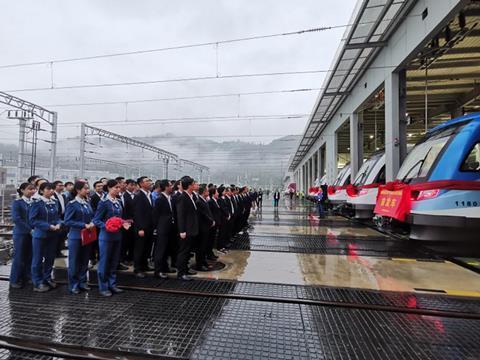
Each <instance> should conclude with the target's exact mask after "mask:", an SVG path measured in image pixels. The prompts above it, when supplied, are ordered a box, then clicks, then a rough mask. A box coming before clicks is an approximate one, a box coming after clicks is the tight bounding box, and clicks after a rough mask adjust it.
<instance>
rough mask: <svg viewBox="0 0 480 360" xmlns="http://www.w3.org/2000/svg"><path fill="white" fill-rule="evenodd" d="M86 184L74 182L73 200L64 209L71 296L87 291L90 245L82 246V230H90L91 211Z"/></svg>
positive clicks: (91, 225)
mask: <svg viewBox="0 0 480 360" xmlns="http://www.w3.org/2000/svg"><path fill="white" fill-rule="evenodd" d="M88 192H89V187H88V184H87V183H86V182H84V181H77V182H75V184H74V186H73V190H72V196H74V199H73V200H72V201H70V202H69V203H68V204H67V207H66V209H65V225H66V226H68V227H69V228H70V231H69V232H68V290H69V291H70V292H71V293H72V294H79V293H80V290H83V291H87V290H90V288H89V287H88V285H87V271H88V259H89V255H90V248H91V244H89V245H84V246H82V237H81V234H80V232H81V231H82V229H91V228H93V227H94V226H95V225H94V224H93V222H92V218H93V210H92V207H91V206H90V204H89V203H88V201H87V196H88Z"/></svg>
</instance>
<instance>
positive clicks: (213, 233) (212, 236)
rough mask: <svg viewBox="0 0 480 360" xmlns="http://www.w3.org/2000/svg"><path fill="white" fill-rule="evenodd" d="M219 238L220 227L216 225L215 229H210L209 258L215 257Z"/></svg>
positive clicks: (207, 250)
mask: <svg viewBox="0 0 480 360" xmlns="http://www.w3.org/2000/svg"><path fill="white" fill-rule="evenodd" d="M217 236H218V226H217V225H215V226H214V227H211V228H210V231H209V234H208V244H207V249H206V252H207V256H213V255H215V254H214V253H213V248H215V247H216V248H217V249H218V246H217Z"/></svg>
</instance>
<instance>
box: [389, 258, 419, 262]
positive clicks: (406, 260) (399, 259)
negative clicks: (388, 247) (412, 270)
mask: <svg viewBox="0 0 480 360" xmlns="http://www.w3.org/2000/svg"><path fill="white" fill-rule="evenodd" d="M390 259H391V260H393V261H403V262H415V261H417V259H408V258H390Z"/></svg>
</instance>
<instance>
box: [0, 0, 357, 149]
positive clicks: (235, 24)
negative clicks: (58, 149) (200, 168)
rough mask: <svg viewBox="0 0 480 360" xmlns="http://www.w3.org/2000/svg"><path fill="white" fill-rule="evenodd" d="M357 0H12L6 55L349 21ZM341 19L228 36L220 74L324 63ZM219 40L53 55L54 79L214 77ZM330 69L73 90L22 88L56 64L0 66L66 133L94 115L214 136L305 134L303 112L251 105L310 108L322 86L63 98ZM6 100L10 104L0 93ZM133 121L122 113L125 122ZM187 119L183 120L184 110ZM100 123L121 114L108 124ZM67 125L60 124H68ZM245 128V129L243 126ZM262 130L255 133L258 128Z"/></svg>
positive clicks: (9, 84) (150, 129) (293, 82)
mask: <svg viewBox="0 0 480 360" xmlns="http://www.w3.org/2000/svg"><path fill="white" fill-rule="evenodd" d="M355 3H356V1H355V0H342V1H338V0H301V1H290V0H271V1H266V0H261V1H260V0H259V1H247V0H243V1H240V0H228V1H227V0H208V1H205V0H202V1H199V0H191V1H158V0H142V1H131V0H128V1H127V0H115V1H113V0H110V1H98V0H95V1H93V0H89V1H86V0H84V1H65V0H43V1H35V0H29V1H26V0H16V1H11V2H4V3H3V4H2V13H3V16H2V21H1V22H0V45H1V48H2V56H1V58H0V65H5V64H18V63H24V62H35V61H44V60H45V61H50V60H55V59H64V58H72V57H83V56H90V55H98V54H109V53H116V52H124V51H134V50H145V49H154V48H163V47H168V46H176V45H183V44H195V43H202V42H211V41H221V40H227V39H234V38H239V37H247V36H253V35H264V34H271V33H282V32H289V31H296V30H302V29H309V28H316V27H321V26H329V25H338V24H347V23H348V21H349V18H350V16H351V13H352V11H353V8H354V5H355ZM344 31H345V28H340V29H336V30H328V31H323V32H315V33H310V34H304V35H294V36H283V37H278V38H270V39H263V40H253V41H244V42H237V43H231V44H225V45H220V46H219V50H218V73H219V75H220V76H225V75H236V74H251V73H270V72H285V71H305V70H317V69H328V68H329V67H330V65H331V62H332V59H333V56H334V54H335V51H336V49H337V47H338V44H339V41H340V39H341V37H342V35H343V33H344ZM216 74H217V65H216V51H215V46H205V47H194V48H189V49H182V50H175V51H166V52H156V53H149V54H142V55H128V56H121V57H110V58H104V59H96V60H87V61H75V62H65V63H54V64H53V85H54V86H55V87H61V86H71V85H82V84H105V83H119V82H136V81H150V80H164V79H178V78H191V77H205V76H215V75H216ZM324 76H325V74H302V75H288V76H285V75H284V76H269V77H247V78H233V79H214V80H203V81H182V82H168V83H157V84H148V85H135V86H112V87H96V88H81V89H68V90H42V91H21V92H15V91H13V90H18V89H25V88H45V87H50V86H51V85H52V82H51V81H52V72H51V68H50V64H40V65H34V66H25V67H15V68H6V69H0V88H1V90H2V91H7V90H10V93H12V94H14V95H16V96H19V97H21V98H24V99H26V100H29V101H32V102H35V103H37V104H40V105H42V106H45V107H47V108H48V109H51V110H55V111H58V114H59V124H60V128H59V137H60V138H64V137H70V136H76V135H78V134H79V127H78V126H76V125H75V126H64V124H65V123H79V122H82V121H84V122H86V123H91V124H92V125H95V126H98V127H101V128H105V129H109V130H111V131H115V132H118V133H121V134H123V135H132V136H141V135H154V134H163V133H166V132H170V133H173V134H175V135H201V136H206V135H208V136H214V137H215V139H217V140H218V139H220V140H221V139H222V138H221V136H223V137H225V138H228V139H232V138H233V139H235V138H238V139H241V140H246V141H263V142H266V141H270V140H272V138H274V137H279V136H281V135H287V134H300V133H302V131H303V129H304V127H305V123H306V121H307V118H306V117H305V118H301V119H288V120H285V119H267V120H265V119H252V120H250V121H246V120H245V119H244V117H246V116H259V115H282V114H308V113H310V112H311V110H312V107H313V104H314V101H315V99H316V97H317V96H318V91H313V92H299V93H284V94H268V95H249V96H241V97H238V96H232V97H220V98H208V99H193V100H175V101H158V102H146V103H145V102H144V103H134V104H129V105H128V106H127V107H126V106H125V104H115V105H96V106H72V107H55V106H53V105H58V104H71V103H85V102H103V101H133V100H144V99H156V98H165V97H183V96H198V95H209V94H229V93H239V92H257V91H272V90H274V91H276V90H288V89H299V88H319V87H321V85H322V82H323V78H324ZM0 107H2V108H4V106H2V105H1V104H0ZM216 116H218V117H226V116H233V117H237V116H239V117H240V118H241V119H242V120H243V121H239V120H230V121H226V120H222V121H221V122H218V121H217V122H212V121H210V122H208V123H207V122H199V123H191V122H185V120H183V121H182V122H177V123H176V124H175V123H172V121H170V122H169V123H163V124H161V123H159V122H157V123H152V124H138V123H137V124H135V120H151V119H179V118H190V117H216ZM126 120H127V121H128V123H125V121H126ZM179 121H180V120H179ZM8 122H10V124H11V123H12V120H6V119H5V114H3V115H1V116H0V124H1V126H2V129H3V131H2V135H1V136H0V141H2V142H7V140H5V139H6V138H8V137H10V136H12V142H15V141H16V138H17V135H16V134H17V131H18V130H17V128H16V127H15V126H8V125H7V124H8ZM102 122H118V124H111V123H110V124H104V123H102ZM62 124H63V125H62ZM246 136H248V137H246ZM251 136H259V138H251Z"/></svg>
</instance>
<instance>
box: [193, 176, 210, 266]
mask: <svg viewBox="0 0 480 360" xmlns="http://www.w3.org/2000/svg"><path fill="white" fill-rule="evenodd" d="M208 195H209V191H208V188H207V184H201V185H200V186H199V191H198V199H197V201H196V204H197V212H198V226H199V234H198V238H197V249H196V253H195V260H196V270H199V271H208V270H209V267H208V263H207V252H208V247H209V244H210V234H211V233H210V230H211V229H212V227H214V226H215V220H214V219H213V215H212V212H211V211H210V207H209V205H208V200H207V197H208Z"/></svg>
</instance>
